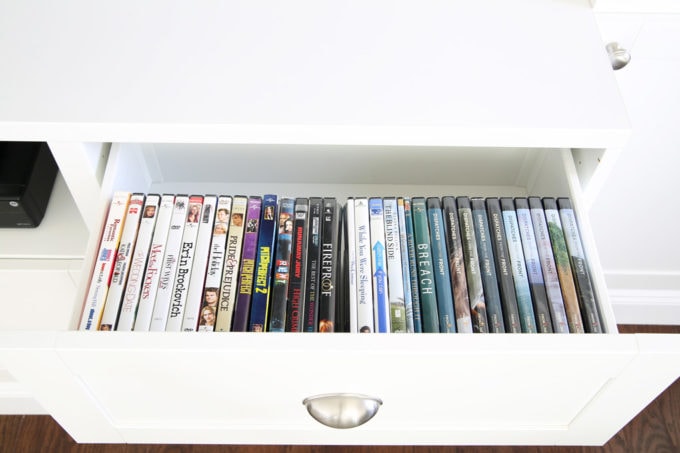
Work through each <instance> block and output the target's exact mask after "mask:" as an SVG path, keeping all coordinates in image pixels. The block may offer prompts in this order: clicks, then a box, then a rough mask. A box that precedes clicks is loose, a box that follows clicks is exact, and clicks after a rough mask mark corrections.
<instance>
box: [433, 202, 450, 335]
mask: <svg viewBox="0 0 680 453" xmlns="http://www.w3.org/2000/svg"><path fill="white" fill-rule="evenodd" d="M426 202H427V215H428V220H429V225H430V244H431V247H432V268H433V271H434V281H435V288H436V292H437V313H438V314H439V331H440V332H441V333H455V332H456V315H455V312H454V307H453V292H452V290H451V271H450V269H449V260H448V253H447V251H446V234H445V233H444V216H443V214H442V208H441V200H439V198H437V197H429V198H427V200H426Z"/></svg>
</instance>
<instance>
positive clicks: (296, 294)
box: [286, 197, 309, 332]
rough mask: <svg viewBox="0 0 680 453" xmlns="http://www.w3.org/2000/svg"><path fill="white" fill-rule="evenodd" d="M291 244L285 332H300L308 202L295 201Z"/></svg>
mask: <svg viewBox="0 0 680 453" xmlns="http://www.w3.org/2000/svg"><path fill="white" fill-rule="evenodd" d="M293 212H294V213H295V220H294V222H293V244H292V246H291V256H290V263H291V268H290V282H289V283H288V298H287V299H288V301H287V304H286V332H302V325H303V317H304V307H303V301H304V293H305V289H306V288H305V286H306V285H305V279H306V277H307V268H306V265H307V262H306V258H307V233H308V230H309V221H308V220H309V219H308V217H309V200H308V199H307V198H302V197H298V198H296V199H295V208H294V211H293Z"/></svg>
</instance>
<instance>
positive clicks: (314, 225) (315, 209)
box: [303, 197, 323, 332]
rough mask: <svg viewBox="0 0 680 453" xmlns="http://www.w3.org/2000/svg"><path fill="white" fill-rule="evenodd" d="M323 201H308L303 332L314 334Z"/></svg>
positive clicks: (316, 199) (317, 300)
mask: <svg viewBox="0 0 680 453" xmlns="http://www.w3.org/2000/svg"><path fill="white" fill-rule="evenodd" d="M322 209H323V199H322V198H321V197H311V198H310V199H309V232H308V236H307V239H308V241H307V282H306V283H307V286H306V289H305V299H304V320H303V322H304V324H303V331H305V332H316V330H317V328H318V326H317V323H318V309H319V263H320V260H321V211H322Z"/></svg>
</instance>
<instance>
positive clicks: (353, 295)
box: [345, 198, 359, 333]
mask: <svg viewBox="0 0 680 453" xmlns="http://www.w3.org/2000/svg"><path fill="white" fill-rule="evenodd" d="M345 225H346V228H347V246H346V247H347V278H348V280H349V281H348V282H347V286H348V288H347V289H348V292H349V294H348V297H347V300H348V302H349V331H350V332H352V333H354V332H358V331H359V327H358V321H357V305H358V303H357V290H358V288H357V248H356V229H355V227H354V225H355V221H354V199H353V198H349V199H348V200H347V203H345Z"/></svg>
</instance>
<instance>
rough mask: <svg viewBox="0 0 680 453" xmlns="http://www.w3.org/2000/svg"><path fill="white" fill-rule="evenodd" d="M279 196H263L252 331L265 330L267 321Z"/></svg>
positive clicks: (254, 286) (254, 284)
mask: <svg viewBox="0 0 680 453" xmlns="http://www.w3.org/2000/svg"><path fill="white" fill-rule="evenodd" d="M277 209H278V197H277V196H276V195H273V194H267V195H265V196H264V197H262V216H261V220H260V233H259V235H258V238H257V258H256V261H255V281H254V282H253V297H252V301H251V307H250V320H249V324H248V330H249V331H250V332H264V331H265V328H266V325H267V324H266V322H267V307H268V306H269V296H270V294H271V269H272V260H273V259H274V247H275V245H276V214H277Z"/></svg>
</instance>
